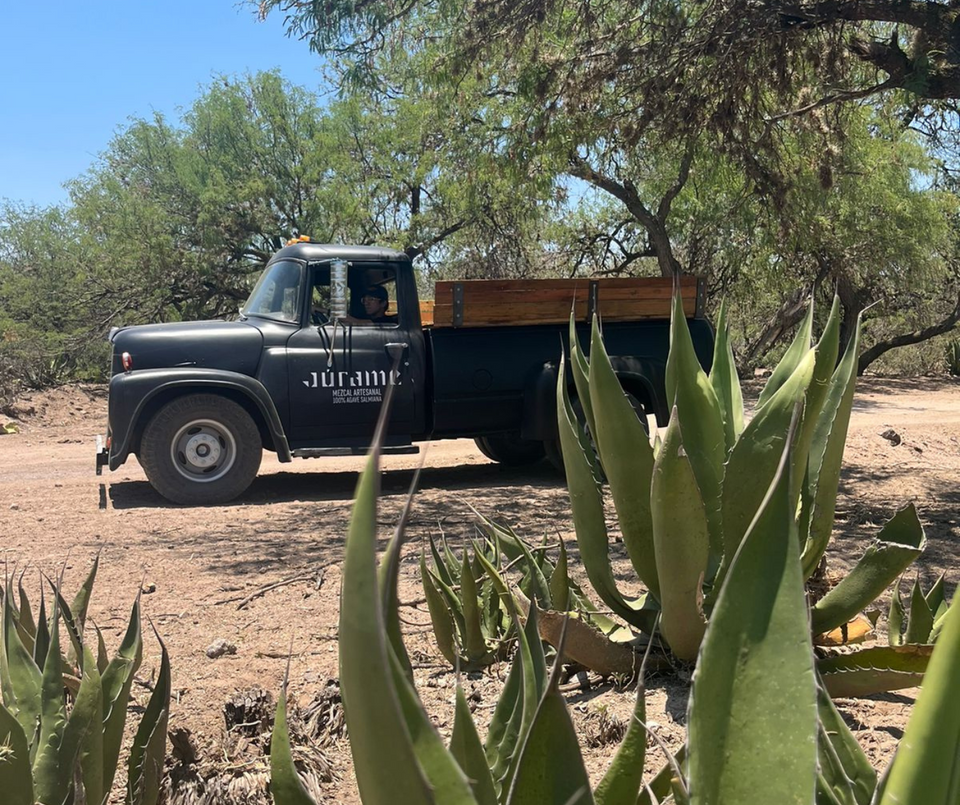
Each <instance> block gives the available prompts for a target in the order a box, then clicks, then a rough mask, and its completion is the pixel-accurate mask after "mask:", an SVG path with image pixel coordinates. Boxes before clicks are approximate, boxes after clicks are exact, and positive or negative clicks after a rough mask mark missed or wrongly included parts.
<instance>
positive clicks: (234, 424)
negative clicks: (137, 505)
mask: <svg viewBox="0 0 960 805" xmlns="http://www.w3.org/2000/svg"><path fill="white" fill-rule="evenodd" d="M262 454H263V447H262V445H261V441H260V431H259V430H258V429H257V425H256V423H255V422H254V421H253V419H252V418H251V417H250V414H248V413H247V412H246V411H245V410H244V409H243V408H242V407H241V406H240V405H238V404H237V403H235V402H233V401H232V400H228V399H226V398H225V397H219V396H217V395H213V394H191V395H189V396H186V397H179V398H177V399H176V400H173V401H172V402H169V403H167V404H166V405H165V406H164V407H163V408H161V409H160V410H159V411H158V412H157V413H156V414H154V416H153V418H152V419H151V420H150V421H149V422H148V423H147V426H146V428H145V429H144V431H143V438H142V439H141V441H140V452H139V456H138V457H139V459H140V464H141V465H142V466H143V469H144V472H146V474H147V478H148V479H149V481H150V483H151V484H152V486H153V488H154V489H156V490H157V491H158V492H159V493H160V494H161V495H163V496H164V497H165V498H166V499H167V500H170V501H173V502H174V503H187V504H192V505H197V504H201V505H202V504H211V503H226V502H227V501H229V500H233V498H235V497H237V495H239V494H240V493H242V492H243V491H244V490H245V489H246V488H247V487H248V486H250V483H251V482H252V481H253V479H254V478H255V477H256V475H257V470H258V469H259V468H260V458H261V456H262Z"/></svg>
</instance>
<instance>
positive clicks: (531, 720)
mask: <svg viewBox="0 0 960 805" xmlns="http://www.w3.org/2000/svg"><path fill="white" fill-rule="evenodd" d="M801 428H802V424H801V423H799V421H797V420H796V419H795V421H794V423H793V426H792V427H791V428H789V429H788V432H787V435H788V437H789V438H787V439H785V440H784V446H783V449H782V450H781V453H780V456H779V458H778V461H777V467H776V468H775V471H774V475H773V478H772V480H771V483H770V484H769V485H768V487H767V489H766V490H765V492H764V495H763V496H762V499H761V502H760V504H759V506H758V510H757V512H756V515H755V517H754V518H753V519H752V520H751V521H750V523H748V525H747V527H746V529H745V533H744V535H743V538H742V540H741V541H740V544H739V545H738V547H737V550H736V552H735V553H734V555H733V556H732V557H731V558H730V559H729V561H728V562H727V564H726V574H725V576H724V580H723V583H722V585H721V587H720V589H719V590H718V591H717V593H716V595H715V601H714V606H713V608H712V613H711V617H710V619H709V621H708V623H707V626H706V630H705V633H704V635H703V639H702V641H701V646H700V649H699V652H698V657H697V665H696V668H695V671H694V676H693V684H692V689H691V695H690V701H689V710H688V719H687V723H688V730H689V731H688V737H687V741H686V745H685V747H684V748H683V749H682V750H681V751H680V752H679V753H678V754H677V755H676V756H674V757H668V760H667V763H666V765H665V766H664V769H663V771H661V772H660V773H658V774H656V775H655V776H654V777H653V778H652V779H650V780H648V781H646V782H644V781H643V780H642V776H643V764H644V755H645V744H646V734H645V727H644V724H643V722H644V699H643V690H642V686H641V688H640V690H639V693H638V696H637V702H636V707H635V711H634V717H633V719H632V721H631V726H630V729H629V730H628V732H627V735H626V737H625V739H624V741H623V743H622V744H621V746H620V747H619V749H618V752H617V754H616V756H615V758H614V759H613V761H612V763H611V764H610V767H609V769H608V771H607V773H606V774H605V775H604V777H603V779H602V780H601V781H600V782H599V785H597V787H596V788H593V787H592V785H591V781H590V780H589V777H588V775H587V773H586V770H585V767H584V763H583V758H582V755H581V752H580V748H579V745H578V742H577V736H576V733H575V730H574V727H573V724H572V722H571V720H570V716H569V713H568V711H567V708H566V704H565V702H564V699H563V697H562V696H561V694H560V692H559V690H558V685H557V681H558V667H559V663H560V662H561V659H560V658H562V656H563V654H564V650H565V649H564V645H563V643H564V640H563V639H561V641H560V647H559V650H558V654H557V656H558V659H557V662H556V664H555V665H554V667H553V670H552V672H551V673H550V674H549V678H548V674H547V667H546V662H545V655H544V652H543V648H542V644H541V643H540V640H539V639H538V637H537V634H538V630H537V619H538V609H537V605H536V602H535V601H531V602H530V605H529V614H528V618H527V622H526V624H525V626H524V627H523V628H522V629H518V650H517V652H516V654H515V656H514V659H513V662H512V664H511V668H510V672H509V674H508V676H507V679H506V682H505V684H504V687H503V689H502V693H501V696H500V699H499V702H498V704H497V706H496V709H495V711H494V714H493V717H492V719H491V722H490V726H489V728H488V731H487V736H486V740H485V741H483V742H481V739H480V734H479V731H478V730H477V729H476V725H475V724H474V723H473V720H472V717H471V715H470V712H469V708H468V707H467V706H466V702H465V699H464V697H463V692H462V690H459V689H458V691H457V696H456V701H455V704H454V711H455V716H454V727H453V734H452V736H451V741H450V744H449V745H444V743H443V741H442V740H441V739H440V736H439V735H438V733H437V732H436V730H435V729H434V728H433V726H432V724H431V723H430V721H429V719H428V717H427V714H426V712H425V710H424V708H423V705H422V704H421V702H420V700H419V698H418V697H417V694H416V689H415V687H414V686H413V684H412V681H411V678H410V676H409V675H408V672H407V670H406V669H405V667H404V665H403V663H402V661H401V659H400V653H401V652H400V651H398V648H397V647H396V644H395V643H394V642H393V639H392V637H391V636H390V634H389V633H388V629H387V626H386V624H387V623H389V622H391V621H392V619H393V617H394V614H395V609H396V607H397V601H396V597H395V596H393V595H384V590H386V589H395V581H396V573H397V571H398V567H399V564H398V562H396V561H393V560H392V557H395V556H396V555H398V552H399V548H400V545H401V544H402V532H400V531H398V533H397V534H396V535H395V536H394V542H393V543H392V544H391V548H390V549H389V550H388V552H387V555H386V557H385V559H384V561H383V562H382V563H381V568H380V573H379V574H378V570H377V561H376V522H377V518H376V506H377V494H378V489H377V484H378V479H379V472H378V455H377V451H376V450H375V451H374V454H373V455H372V457H371V459H370V461H369V462H368V465H367V469H366V470H365V471H364V473H363V475H362V477H361V479H360V482H359V485H358V489H357V496H356V501H355V507H354V513H353V517H352V520H351V524H350V529H349V534H348V537H347V544H346V555H345V561H344V569H343V587H342V590H343V592H342V597H341V615H340V674H341V683H342V685H343V690H344V707H345V713H346V720H347V726H348V734H349V737H350V744H351V752H352V755H353V759H354V766H355V773H356V778H357V783H358V787H359V789H360V796H361V799H362V801H363V802H364V803H367V805H370V803H381V802H382V803H393V802H404V803H430V804H434V805H448V804H450V805H454V804H455V805H494V803H497V805H526V804H527V803H536V804H537V805H571V804H572V803H580V804H583V803H597V805H620V804H621V803H629V804H630V805H632V804H633V803H638V805H645V804H646V803H650V804H651V805H652V803H655V802H656V803H660V804H661V805H665V804H666V803H676V804H677V805H686V804H689V805H723V804H724V803H734V802H735V803H740V804H742V805H768V803H772V802H776V803H797V804H798V805H814V804H815V803H816V805H821V804H825V803H829V804H830V805H836V804H837V803H841V804H842V805H868V803H872V802H876V803H879V805H893V803H921V802H923V803H925V804H926V803H933V805H941V803H942V805H948V804H949V805H954V803H956V802H957V793H958V787H957V786H958V784H957V778H956V769H957V767H958V763H957V761H958V759H960V758H958V751H960V750H958V746H960V744H958V740H957V736H958V735H960V706H958V704H957V699H956V696H955V695H954V691H953V685H954V683H955V679H956V675H957V673H960V616H956V615H955V614H951V613H952V610H950V611H949V612H948V614H947V615H946V616H945V619H944V625H943V628H942V634H941V636H940V640H939V642H938V645H937V647H936V648H935V649H934V650H933V657H932V659H931V661H930V664H929V668H928V671H927V677H926V680H925V682H924V687H923V690H922V691H921V694H920V698H919V700H918V703H917V706H916V708H915V711H914V713H913V715H912V717H911V719H910V723H909V724H908V726H907V731H906V734H905V736H904V741H903V745H902V746H901V749H900V751H899V752H898V753H897V755H896V757H895V759H894V761H893V763H892V766H891V768H890V770H889V773H888V774H887V776H886V778H885V782H884V783H882V784H880V785H878V783H877V776H876V774H875V773H874V771H873V770H872V769H871V768H870V765H869V763H868V762H867V760H866V756H865V755H864V753H863V750H862V749H861V748H860V746H859V745H858V743H857V741H856V739H855V738H854V736H853V735H852V733H851V732H850V730H849V729H848V728H847V726H846V724H845V723H844V721H843V719H842V718H840V717H839V715H838V714H837V712H836V709H835V708H834V707H833V704H832V702H831V700H830V698H829V696H827V695H825V692H824V688H823V685H822V684H821V682H820V680H819V675H818V672H817V669H816V666H815V664H814V660H813V650H812V642H811V632H810V628H809V625H808V616H807V603H806V597H805V592H804V580H803V569H802V568H803V565H802V562H801V543H800V540H799V532H798V523H797V518H796V514H795V513H796V505H795V498H794V489H795V484H794V477H793V473H794V472H795V471H796V468H797V462H796V460H795V457H796V452H795V450H796V448H795V438H794V437H795V436H796V435H797V433H798V432H799V431H800V430H801ZM664 444H665V449H668V447H669V440H665V442H664ZM477 558H478V560H479V561H480V563H481V564H484V565H485V566H486V565H487V564H489V559H487V558H486V557H485V556H484V555H483V553H482V552H481V553H480V554H478V556H477ZM490 569H492V565H491V567H490V568H488V570H490ZM491 579H495V585H496V587H497V591H498V594H499V595H500V596H501V597H502V600H503V603H504V606H505V607H506V609H507V611H508V612H509V613H510V615H511V617H513V618H519V607H518V605H517V603H516V601H515V600H514V598H513V596H512V594H511V591H510V590H509V589H507V587H506V584H505V582H504V581H503V577H502V575H500V574H499V573H493V574H492V575H491ZM285 707H286V695H285V690H284V696H282V697H280V701H279V703H278V712H277V722H276V728H275V731H274V735H273V746H274V750H273V757H272V766H273V775H274V781H275V782H274V785H273V789H272V791H273V797H274V801H275V803H276V805H306V803H309V802H310V801H311V800H310V798H309V796H308V795H307V794H306V792H305V790H304V788H303V786H302V785H300V784H299V781H298V780H297V773H296V769H295V767H294V765H293V760H292V755H291V752H290V749H289V736H288V734H287V732H286V728H285V723H286V722H285V718H284V714H285Z"/></svg>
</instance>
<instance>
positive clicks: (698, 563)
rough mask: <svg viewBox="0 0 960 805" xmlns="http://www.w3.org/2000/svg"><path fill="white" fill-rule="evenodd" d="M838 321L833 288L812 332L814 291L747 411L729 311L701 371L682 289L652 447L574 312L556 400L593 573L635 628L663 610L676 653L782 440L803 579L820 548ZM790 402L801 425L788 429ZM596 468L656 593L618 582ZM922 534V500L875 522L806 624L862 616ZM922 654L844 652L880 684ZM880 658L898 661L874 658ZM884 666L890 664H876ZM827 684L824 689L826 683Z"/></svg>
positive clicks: (869, 684)
mask: <svg viewBox="0 0 960 805" xmlns="http://www.w3.org/2000/svg"><path fill="white" fill-rule="evenodd" d="M839 325H840V317H839V303H838V302H837V301H836V300H835V301H834V304H833V307H832V309H831V311H830V314H829V316H828V318H827V321H826V324H825V327H824V330H823V334H822V335H821V337H820V339H819V341H817V342H816V343H815V344H814V343H813V338H812V333H813V306H812V304H811V306H810V309H809V310H808V313H807V315H806V317H805V319H804V321H803V323H802V324H801V326H800V329H799V331H798V333H797V336H796V338H795V339H794V341H793V342H792V344H791V345H790V347H789V348H788V350H787V352H786V353H785V355H784V357H783V359H782V360H781V361H780V363H779V364H778V366H777V367H776V369H775V370H774V372H773V373H772V375H771V377H770V378H769V380H768V382H767V384H766V386H765V387H764V389H763V391H762V392H761V394H760V396H759V399H758V402H757V405H756V409H755V411H754V414H753V417H752V419H750V420H749V421H747V420H746V418H745V416H744V410H743V401H742V394H741V392H740V385H739V380H738V378H737V375H736V371H735V369H734V364H733V356H732V351H731V347H730V343H729V339H728V337H727V334H726V329H725V316H724V312H723V309H722V308H721V314H720V320H719V322H718V336H717V339H716V345H715V352H714V356H713V362H712V368H711V371H710V373H709V374H708V373H706V372H705V371H704V370H703V368H702V367H701V365H700V362H699V360H698V358H697V356H696V353H695V352H694V349H693V342H692V340H691V337H690V332H689V330H688V328H687V323H686V319H685V317H684V315H683V310H682V307H681V306H680V299H679V297H676V298H675V300H674V306H673V315H672V318H671V329H670V352H669V357H668V361H667V367H666V387H667V395H668V400H669V401H670V403H671V409H672V413H671V417H670V422H669V424H668V426H667V428H666V431H665V433H663V434H662V435H661V437H660V439H659V442H658V443H656V444H658V446H654V445H652V444H651V442H650V439H649V437H648V436H647V433H646V431H645V429H644V425H643V423H641V422H640V420H639V419H638V417H637V416H636V413H635V412H634V410H633V407H632V405H631V404H630V402H629V400H628V398H627V396H626V395H625V393H624V391H623V389H622V388H621V386H620V383H619V380H618V378H617V376H616V374H615V372H614V369H613V366H612V363H611V361H610V358H609V357H608V355H607V353H606V351H605V349H604V344H603V338H602V334H601V330H600V324H599V321H598V318H597V317H595V318H594V320H593V323H592V328H591V337H590V356H589V359H587V358H586V357H585V356H584V354H583V350H582V349H581V347H580V345H579V343H578V342H577V336H576V331H575V329H574V328H573V326H572V322H571V330H570V338H571V340H570V357H569V361H566V360H562V361H561V368H560V372H559V376H558V382H557V398H558V406H557V409H558V425H559V429H560V441H561V446H562V452H563V460H564V466H565V469H566V476H567V483H568V487H569V492H570V504H571V509H572V514H573V522H574V527H575V530H576V538H577V543H578V546H579V548H580V556H581V559H582V561H583V565H584V570H585V571H586V574H587V577H588V579H589V581H590V584H591V586H592V587H593V589H594V590H595V591H596V593H597V596H598V597H599V598H600V599H601V601H602V602H603V603H604V604H605V605H606V606H607V607H608V608H609V609H610V610H612V611H613V613H615V614H616V615H617V616H619V617H620V618H621V619H623V620H624V621H625V622H626V623H628V624H629V625H630V626H631V627H632V628H634V629H636V630H639V631H641V632H646V633H649V631H650V628H651V624H652V623H653V620H654V618H655V617H657V616H658V613H659V618H660V623H661V629H662V633H663V636H664V638H665V639H666V641H667V642H668V643H669V645H670V648H671V649H672V651H673V653H674V654H675V655H676V656H677V657H679V658H680V659H683V660H687V661H693V660H694V659H695V658H696V656H697V652H698V650H699V646H700V643H701V641H702V639H703V635H704V634H705V630H706V625H707V622H708V620H709V618H710V617H711V616H712V614H713V612H714V609H715V607H716V605H717V601H718V596H719V593H720V590H721V589H722V587H723V583H724V580H725V578H726V576H727V574H728V573H729V572H730V566H731V564H732V561H733V558H734V556H736V554H737V551H739V550H740V547H741V545H742V543H743V539H744V535H745V534H746V532H747V530H748V528H749V526H750V524H751V523H752V522H753V521H754V520H755V518H756V517H757V513H758V511H759V508H760V504H761V502H762V500H763V498H764V495H765V494H766V492H767V490H768V489H769V488H770V485H771V483H772V479H773V477H774V475H775V473H776V472H777V467H778V462H779V460H780V456H781V455H782V453H783V451H784V450H785V449H786V448H787V447H789V448H790V455H791V461H792V462H793V466H792V467H791V471H790V487H789V490H788V492H789V507H790V511H791V512H793V513H794V519H795V524H796V529H797V540H798V544H799V546H800V562H801V567H802V570H803V573H802V576H803V579H804V581H806V580H807V579H809V578H810V576H811V575H812V574H813V573H814V571H815V570H816V569H817V567H818V565H819V564H820V562H821V560H822V559H823V557H824V554H825V553H826V550H827V548H828V545H829V543H830V539H831V532H832V528H833V519H834V510H835V506H836V498H837V488H838V484H839V479H840V468H841V463H842V458H843V449H844V444H845V441H846V433H847V427H848V424H849V419H850V412H851V409H852V405H853V394H854V388H855V383H856V367H857V360H856V359H857V350H858V344H859V323H858V325H857V327H856V329H855V332H854V333H853V337H852V338H851V339H850V341H849V343H848V345H847V348H846V351H845V352H844V354H843V356H842V358H841V359H840V361H839V363H838V362H837V358H838V354H839V330H840V327H839ZM568 366H569V369H568ZM568 374H569V375H572V381H573V382H572V384H571V383H569V382H568ZM573 392H576V394H577V396H578V397H579V398H580V400H581V401H583V400H589V401H590V404H589V406H583V408H584V411H585V413H586V414H587V416H585V417H584V420H585V421H581V419H580V418H579V417H578V416H577V414H576V412H575V410H574V405H573ZM795 415H796V416H799V420H798V424H797V426H796V427H795V428H794V429H793V430H791V429H790V422H791V420H792V419H793V418H794V416H795ZM788 434H792V435H789V436H788ZM594 448H595V450H594ZM601 478H605V479H606V481H607V483H608V485H609V495H610V498H612V501H613V503H614V506H615V508H616V511H617V516H618V519H619V523H620V530H621V533H622V536H623V542H624V545H625V547H626V549H627V553H628V555H629V558H630V561H631V564H632V566H633V568H634V570H635V572H636V574H637V576H638V578H639V580H640V581H641V582H642V583H643V585H644V587H645V588H646V590H647V591H648V592H647V593H645V594H643V595H640V596H639V597H635V598H628V597H626V596H624V595H623V594H622V593H621V592H620V590H619V589H618V587H617V585H616V583H615V581H614V577H613V573H612V569H611V566H610V558H609V536H608V534H607V529H606V525H605V522H604V494H605V491H604V485H603V484H602V482H601ZM924 545H925V537H924V533H923V528H922V526H921V524H920V521H919V519H918V517H917V513H916V511H915V509H914V508H913V506H912V505H911V506H907V507H906V508H905V509H903V510H901V511H900V512H898V513H897V515H896V516H895V517H894V518H893V519H892V520H891V521H890V522H889V523H887V525H886V526H885V527H884V528H883V529H882V530H881V532H880V534H879V535H878V537H877V539H876V540H875V542H874V544H873V545H871V546H870V547H869V548H868V549H867V550H866V552H865V553H864V555H863V556H862V557H861V559H860V561H859V563H858V564H857V566H856V567H855V568H854V569H853V571H852V572H851V573H850V574H849V575H848V576H847V577H846V578H845V579H844V580H843V581H842V582H841V583H840V584H839V585H837V586H836V587H835V588H834V589H833V590H831V591H830V592H829V593H828V594H827V595H826V596H824V598H823V599H821V600H820V601H818V602H817V603H816V604H815V605H814V606H813V609H812V613H811V623H812V629H813V633H814V634H815V635H817V634H820V633H826V632H831V631H832V630H836V629H838V628H839V627H842V626H844V624H846V623H847V622H848V621H850V620H851V619H854V618H856V617H857V616H858V614H859V613H860V612H861V611H862V610H863V609H865V608H867V607H869V606H870V605H871V604H872V603H873V602H874V601H875V600H876V598H877V597H878V596H879V595H881V594H882V593H883V592H884V590H885V589H886V588H887V586H888V585H889V584H890V583H891V582H892V581H894V580H895V579H896V578H897V577H898V576H899V575H900V574H901V573H902V572H903V571H904V569H905V568H906V567H908V566H909V565H910V564H911V563H912V562H913V561H914V560H915V559H916V558H917V556H919V554H920V553H921V551H922V550H923V548H924ZM923 655H924V652H913V653H912V654H911V656H910V657H909V658H904V659H901V655H900V654H895V653H889V652H888V653H887V654H885V655H882V656H881V655H877V654H874V655H865V656H864V657H862V658H859V659H858V658H853V659H850V656H849V655H844V656H845V659H844V660H843V661H842V662H841V663H840V664H841V665H843V664H844V663H846V665H845V666H844V668H843V673H844V674H845V682H844V689H845V690H856V691H857V692H860V693H869V692H874V691H876V690H877V689H878V687H877V686H878V685H879V684H881V680H882V684H885V685H889V684H895V685H912V684H916V681H917V673H918V672H919V673H922V669H920V670H919V671H918V668H917V659H918V657H919V658H920V660H921V664H922V660H923V659H924V657H923ZM927 656H928V655H927ZM868 661H869V664H867V662H868ZM877 662H880V663H887V664H889V667H888V666H881V667H880V668H877V667H876V665H875V663H877ZM836 664H837V663H834V665H836ZM834 665H831V663H825V664H824V665H823V668H822V670H823V672H824V673H825V674H827V675H829V673H830V672H831V669H832V668H833V667H834ZM885 670H889V671H891V672H896V673H893V674H892V675H886V676H884V675H883V674H878V673H877V672H878V671H885ZM838 672H839V671H838ZM825 684H827V686H828V689H829V688H830V685H831V683H829V681H827V682H825Z"/></svg>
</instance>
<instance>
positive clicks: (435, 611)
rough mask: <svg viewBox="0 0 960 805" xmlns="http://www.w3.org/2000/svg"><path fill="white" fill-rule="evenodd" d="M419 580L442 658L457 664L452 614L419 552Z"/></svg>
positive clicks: (454, 664)
mask: <svg viewBox="0 0 960 805" xmlns="http://www.w3.org/2000/svg"><path fill="white" fill-rule="evenodd" d="M420 580H421V581H422V582H423V595H424V598H426V599H427V609H428V610H429V611H430V622H431V624H433V636H434V637H435V638H436V641H437V648H438V649H440V653H441V654H442V655H443V658H444V659H445V660H446V661H447V662H448V663H450V665H452V666H456V664H457V638H456V626H455V625H454V621H453V616H452V615H451V614H450V610H449V609H447V605H446V603H445V602H444V599H443V596H442V595H441V594H440V591H439V590H438V589H437V587H436V585H435V584H434V583H433V579H432V574H431V573H430V571H429V570H428V569H427V563H426V560H425V559H424V556H423V554H422V553H421V554H420Z"/></svg>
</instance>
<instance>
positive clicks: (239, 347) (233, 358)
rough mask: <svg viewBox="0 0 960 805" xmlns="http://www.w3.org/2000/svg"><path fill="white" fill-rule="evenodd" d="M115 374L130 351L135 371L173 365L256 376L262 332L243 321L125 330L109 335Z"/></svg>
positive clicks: (180, 323) (196, 322)
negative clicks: (125, 353) (124, 355)
mask: <svg viewBox="0 0 960 805" xmlns="http://www.w3.org/2000/svg"><path fill="white" fill-rule="evenodd" d="M110 340H111V341H112V342H113V366H112V370H113V374H117V373H118V372H122V371H123V368H122V367H121V365H120V356H121V355H122V354H123V353H124V352H129V353H130V357H131V358H132V359H133V370H134V371H136V370H138V369H160V368H166V367H171V366H200V367H204V368H207V369H225V370H227V371H230V372H239V373H240V374H245V375H250V376H253V375H254V374H256V371H257V365H258V364H259V362H260V355H261V354H262V352H263V336H262V335H261V334H260V331H259V330H258V329H257V328H256V327H254V326H253V325H251V324H249V323H248V322H244V321H191V322H178V323H174V324H144V325H141V326H138V327H125V328H122V329H120V330H116V331H114V332H113V333H111V335H110Z"/></svg>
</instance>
